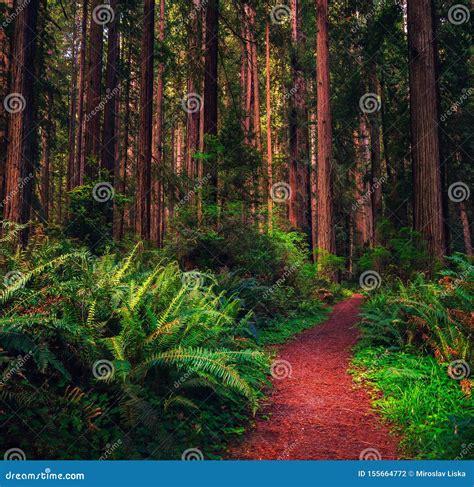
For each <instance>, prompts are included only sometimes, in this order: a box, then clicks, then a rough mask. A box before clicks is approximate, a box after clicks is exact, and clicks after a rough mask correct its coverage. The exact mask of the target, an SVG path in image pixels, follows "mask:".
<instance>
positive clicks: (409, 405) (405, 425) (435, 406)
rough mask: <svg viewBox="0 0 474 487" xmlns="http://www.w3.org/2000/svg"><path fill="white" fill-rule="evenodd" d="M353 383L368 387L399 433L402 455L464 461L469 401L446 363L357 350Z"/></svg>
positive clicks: (473, 428) (471, 429) (470, 428)
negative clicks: (363, 384) (366, 384)
mask: <svg viewBox="0 0 474 487" xmlns="http://www.w3.org/2000/svg"><path fill="white" fill-rule="evenodd" d="M353 365H354V370H353V371H352V372H353V374H354V377H355V381H356V382H359V383H360V382H365V383H367V382H368V383H369V384H370V385H371V387H372V388H373V389H374V391H375V394H374V401H373V404H374V406H375V408H376V409H377V410H379V411H380V413H381V414H382V416H383V417H384V418H386V419H387V420H388V421H389V422H391V423H392V424H393V425H394V428H395V431H397V432H399V433H400V434H401V436H402V442H401V447H402V451H403V454H404V456H406V457H407V458H418V459H455V458H457V459H464V460H466V459H468V458H472V457H473V454H474V451H473V450H470V449H467V450H468V451H466V445H469V443H470V440H472V438H473V437H474V424H473V422H472V418H473V416H474V405H473V401H472V399H471V398H470V397H467V396H465V395H464V394H463V392H462V390H461V388H460V387H459V384H458V383H457V382H456V381H454V380H453V379H452V378H451V377H449V375H448V373H447V367H446V366H443V365H440V364H439V363H438V362H437V361H436V360H435V359H434V358H432V357H428V356H420V355H417V354H415V353H413V352H412V353H410V352H408V351H393V352H391V351H388V350H386V349H385V348H383V347H376V348H360V349H359V350H358V351H357V352H356V355H355V358H354V361H353Z"/></svg>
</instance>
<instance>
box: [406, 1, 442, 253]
mask: <svg viewBox="0 0 474 487" xmlns="http://www.w3.org/2000/svg"><path fill="white" fill-rule="evenodd" d="M407 3H408V12H407V15H408V47H409V53H408V54H409V70H410V110H411V137H412V160H413V192H414V202H413V220H414V222H413V223H414V228H415V230H417V231H418V232H420V234H421V235H422V236H423V238H424V240H425V242H426V245H427V249H428V252H429V254H430V255H432V256H433V257H434V258H438V259H442V258H443V257H444V255H445V250H446V249H445V233H444V226H443V207H442V201H441V175H440V155H439V154H440V152H439V135H438V121H439V120H438V110H437V101H436V79H435V54H434V45H433V24H432V15H431V8H432V4H431V0H408V2H407Z"/></svg>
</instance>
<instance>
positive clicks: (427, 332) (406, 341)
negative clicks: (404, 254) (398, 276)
mask: <svg viewBox="0 0 474 487" xmlns="http://www.w3.org/2000/svg"><path fill="white" fill-rule="evenodd" d="M449 263H450V267H449V268H448V269H445V270H443V271H442V272H441V273H440V278H439V280H438V281H437V282H430V281H427V280H426V279H425V277H424V276H423V275H417V276H416V277H415V278H414V279H413V280H412V281H409V282H408V283H406V284H405V283H403V282H402V281H398V282H397V283H396V284H395V285H394V286H393V287H392V288H383V289H381V290H380V291H379V292H378V293H376V294H375V295H373V296H372V297H371V298H370V299H369V300H368V301H367V303H366V305H365V307H364V312H363V314H362V318H363V327H364V332H365V333H364V336H365V341H366V342H369V343H372V344H375V345H384V346H385V347H387V348H402V347H404V346H412V347H415V348H416V349H418V350H424V351H425V352H428V353H432V354H433V355H434V356H435V357H436V358H437V359H438V361H440V362H446V363H449V362H451V361H453V360H464V361H466V362H467V363H468V364H470V365H471V366H472V359H473V350H472V334H473V332H474V322H473V315H472V303H473V301H474V266H473V265H472V264H471V263H470V262H469V261H468V260H467V259H466V258H465V257H463V256H462V255H460V254H457V255H454V256H453V257H450V258H449Z"/></svg>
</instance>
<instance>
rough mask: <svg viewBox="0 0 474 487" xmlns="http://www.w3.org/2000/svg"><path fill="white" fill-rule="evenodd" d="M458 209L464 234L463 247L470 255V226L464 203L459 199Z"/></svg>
mask: <svg viewBox="0 0 474 487" xmlns="http://www.w3.org/2000/svg"><path fill="white" fill-rule="evenodd" d="M459 211H460V213H461V223H462V230H463V235H464V247H465V248H466V254H467V255H470V256H472V240H471V228H470V226H469V217H468V214H467V208H466V203H465V202H464V201H461V203H459Z"/></svg>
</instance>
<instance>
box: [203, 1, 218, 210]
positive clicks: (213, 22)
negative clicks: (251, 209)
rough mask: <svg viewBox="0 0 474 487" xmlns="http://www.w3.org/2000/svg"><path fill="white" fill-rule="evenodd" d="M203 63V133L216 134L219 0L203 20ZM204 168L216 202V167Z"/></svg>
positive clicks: (211, 4)
mask: <svg viewBox="0 0 474 487" xmlns="http://www.w3.org/2000/svg"><path fill="white" fill-rule="evenodd" d="M205 31H206V35H205V37H206V39H205V46H206V49H205V65H204V124H203V133H204V135H205V136H206V135H217V105H218V103H217V100H218V90H219V84H218V44H219V1H218V0H209V1H208V3H207V9H206V21H205ZM208 166H209V167H208V168H207V169H205V171H206V173H209V174H210V175H211V178H210V179H211V180H210V186H211V191H210V198H211V201H213V202H214V203H216V202H217V168H216V166H215V164H214V163H213V162H212V161H211V163H210V164H209V165H208Z"/></svg>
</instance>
